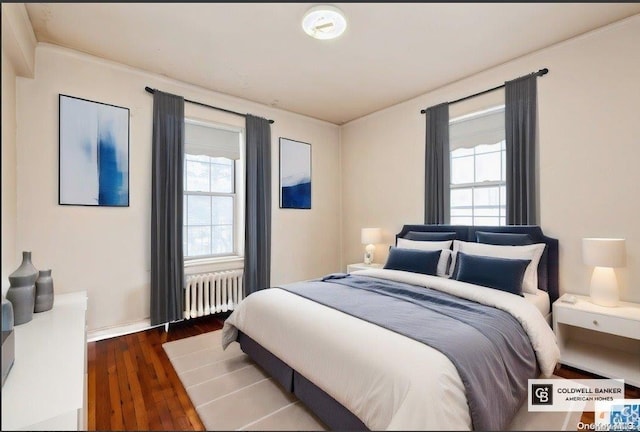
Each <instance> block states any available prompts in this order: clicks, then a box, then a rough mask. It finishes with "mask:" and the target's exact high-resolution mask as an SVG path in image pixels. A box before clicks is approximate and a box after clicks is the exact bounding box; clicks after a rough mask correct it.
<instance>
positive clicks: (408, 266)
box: [384, 246, 441, 276]
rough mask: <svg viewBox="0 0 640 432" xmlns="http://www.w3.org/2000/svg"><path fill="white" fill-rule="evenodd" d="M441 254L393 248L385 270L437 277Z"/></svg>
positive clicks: (436, 251) (390, 250)
mask: <svg viewBox="0 0 640 432" xmlns="http://www.w3.org/2000/svg"><path fill="white" fill-rule="evenodd" d="M440 252H441V251H439V250H435V251H424V250H420V249H404V248H398V247H395V246H391V248H389V257H388V258H387V262H386V263H385V265H384V268H386V269H389V270H403V271H408V272H413V273H422V274H427V275H433V276H435V275H436V272H437V270H438V260H439V259H440Z"/></svg>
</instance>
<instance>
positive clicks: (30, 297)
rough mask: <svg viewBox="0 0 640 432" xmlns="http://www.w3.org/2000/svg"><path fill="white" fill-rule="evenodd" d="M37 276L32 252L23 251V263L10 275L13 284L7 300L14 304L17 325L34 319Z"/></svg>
mask: <svg viewBox="0 0 640 432" xmlns="http://www.w3.org/2000/svg"><path fill="white" fill-rule="evenodd" d="M37 278H38V270H37V269H36V268H35V267H34V265H33V264H32V263H31V252H22V264H20V267H18V268H17V270H16V271H14V272H13V273H11V274H10V275H9V283H10V285H11V286H10V287H9V289H8V290H7V300H9V301H10V302H11V304H12V305H13V319H14V324H15V325H20V324H24V323H27V322H29V321H31V320H32V319H33V309H34V305H35V293H36V285H35V282H36V279H37Z"/></svg>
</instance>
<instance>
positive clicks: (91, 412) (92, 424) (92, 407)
mask: <svg viewBox="0 0 640 432" xmlns="http://www.w3.org/2000/svg"><path fill="white" fill-rule="evenodd" d="M95 361H96V344H95V343H90V344H87V362H88V363H92V362H93V363H95ZM87 380H88V382H87V397H88V398H89V400H88V401H87V429H89V430H95V429H96V368H91V369H88V370H87Z"/></svg>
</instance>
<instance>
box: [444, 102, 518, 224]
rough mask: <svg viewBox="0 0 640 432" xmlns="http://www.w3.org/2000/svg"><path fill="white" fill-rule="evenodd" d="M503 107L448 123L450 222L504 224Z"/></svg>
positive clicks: (504, 147)
mask: <svg viewBox="0 0 640 432" xmlns="http://www.w3.org/2000/svg"><path fill="white" fill-rule="evenodd" d="M504 136H505V133H504V106H500V107H496V108H492V109H489V110H486V111H481V112H477V113H473V114H470V115H467V116H463V117H458V118H456V119H452V120H451V121H450V122H449V146H450V151H451V155H450V156H451V224H454V225H506V146H505V138H504Z"/></svg>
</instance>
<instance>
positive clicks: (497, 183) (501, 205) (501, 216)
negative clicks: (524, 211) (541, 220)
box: [449, 105, 507, 226]
mask: <svg viewBox="0 0 640 432" xmlns="http://www.w3.org/2000/svg"><path fill="white" fill-rule="evenodd" d="M504 109H505V106H504V105H498V106H494V107H491V108H488V109H486V110H482V111H475V112H473V113H470V114H466V115H463V116H459V117H456V118H453V119H451V120H449V127H451V125H453V124H455V123H458V122H461V121H466V120H471V119H473V118H476V117H481V116H483V115H487V114H490V113H492V112H495V111H504ZM501 143H502V145H501V149H500V150H498V151H495V152H485V153H479V154H477V153H476V147H471V148H470V149H469V150H473V155H465V156H458V157H454V156H453V151H455V150H458V149H454V150H450V151H449V164H450V172H453V160H454V159H459V158H462V157H472V158H473V166H474V177H475V166H476V157H477V156H478V155H485V154H491V153H500V176H502V173H503V172H504V173H506V166H505V163H506V161H505V158H504V157H503V153H504V154H505V155H506V142H505V141H504V140H503V141H501ZM492 144H497V143H492ZM495 187H497V188H498V205H483V206H480V205H478V206H476V205H475V202H474V201H475V190H476V189H483V188H495ZM501 187H504V190H505V194H504V202H502V201H503V195H502V194H501V193H500V188H501ZM457 189H458V190H459V189H471V206H456V207H454V206H453V205H451V204H450V205H449V210H450V216H449V217H450V218H454V217H465V218H466V217H470V218H471V226H476V225H486V226H505V225H506V211H507V209H506V205H507V203H506V189H507V181H506V175H505V179H504V180H491V181H488V180H485V181H479V182H476V181H474V182H470V183H458V184H453V183H450V184H449V190H450V191H451V192H453V191H454V190H457ZM495 208H497V209H498V216H497V218H498V225H493V224H487V223H482V224H476V218H479V219H480V220H482V219H489V218H495V217H496V216H484V215H476V210H480V209H495ZM454 209H456V210H471V215H470V216H453V214H452V213H453V210H454ZM503 209H504V211H503ZM450 222H451V221H450Z"/></svg>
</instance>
